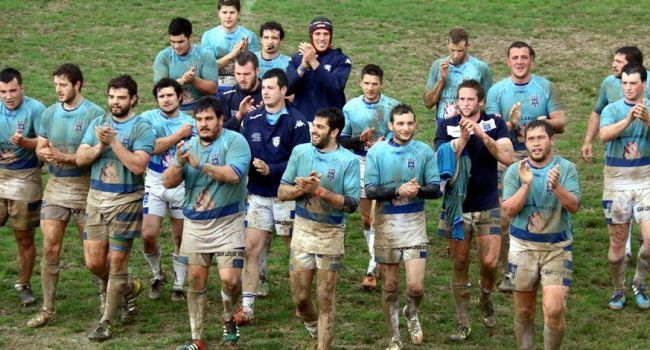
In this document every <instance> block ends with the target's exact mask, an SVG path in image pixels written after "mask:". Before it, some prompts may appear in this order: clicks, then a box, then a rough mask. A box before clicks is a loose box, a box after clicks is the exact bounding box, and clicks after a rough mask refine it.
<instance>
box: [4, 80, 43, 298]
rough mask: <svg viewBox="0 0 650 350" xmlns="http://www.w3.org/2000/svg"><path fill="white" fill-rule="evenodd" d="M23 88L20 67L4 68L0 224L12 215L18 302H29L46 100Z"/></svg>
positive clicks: (37, 214)
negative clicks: (38, 150) (39, 142)
mask: <svg viewBox="0 0 650 350" xmlns="http://www.w3.org/2000/svg"><path fill="white" fill-rule="evenodd" d="M24 92H25V90H24V87H23V78H22V75H21V74H20V72H19V71H18V70H16V69H14V68H5V69H3V70H2V71H0V98H1V99H2V101H1V103H0V111H2V113H1V115H0V119H1V120H2V125H3V127H2V128H0V148H1V149H0V225H3V226H4V225H5V224H6V223H7V220H8V219H9V218H11V228H12V230H13V234H14V237H15V238H16V245H17V246H18V250H17V252H16V265H17V266H18V282H17V283H16V284H15V285H14V287H15V288H16V290H17V291H18V297H19V298H20V303H21V304H22V305H23V306H28V305H32V304H34V303H35V302H36V298H35V297H34V295H33V294H32V287H31V282H30V281H31V278H32V272H33V270H34V261H35V259H36V247H35V246H34V229H35V228H36V226H38V216H39V212H40V209H41V171H40V167H41V164H40V162H39V160H38V158H37V157H36V153H35V152H34V150H35V149H36V141H37V133H38V132H39V129H40V119H41V115H42V114H43V111H44V110H45V106H44V105H43V104H42V103H41V102H39V101H37V100H35V99H33V98H31V97H28V96H25V95H24Z"/></svg>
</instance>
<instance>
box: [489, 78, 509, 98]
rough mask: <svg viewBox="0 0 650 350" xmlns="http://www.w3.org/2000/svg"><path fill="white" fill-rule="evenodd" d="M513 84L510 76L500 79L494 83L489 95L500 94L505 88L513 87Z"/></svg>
mask: <svg viewBox="0 0 650 350" xmlns="http://www.w3.org/2000/svg"><path fill="white" fill-rule="evenodd" d="M512 85H513V84H512V79H511V78H510V76H508V77H505V78H503V79H501V80H499V81H498V82H496V83H495V84H494V85H492V87H491V88H490V90H489V91H488V95H490V94H499V93H501V92H503V91H504V90H506V89H507V88H508V87H511V86H512Z"/></svg>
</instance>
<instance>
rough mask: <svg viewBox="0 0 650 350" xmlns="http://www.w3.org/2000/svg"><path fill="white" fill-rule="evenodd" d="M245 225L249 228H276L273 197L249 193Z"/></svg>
mask: <svg viewBox="0 0 650 350" xmlns="http://www.w3.org/2000/svg"><path fill="white" fill-rule="evenodd" d="M245 225H246V227H247V228H253V229H257V230H260V231H266V232H273V231H274V230H275V220H274V218H273V197H263V196H258V195H255V194H249V195H248V198H247V202H246V219H245Z"/></svg>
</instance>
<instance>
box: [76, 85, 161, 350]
mask: <svg viewBox="0 0 650 350" xmlns="http://www.w3.org/2000/svg"><path fill="white" fill-rule="evenodd" d="M106 90H107V93H108V106H109V109H110V111H111V113H110V114H108V113H107V114H106V115H104V116H103V117H102V118H97V119H95V120H93V121H92V123H91V124H90V126H88V130H86V134H85V135H84V137H83V139H82V141H81V145H80V146H79V148H78V149H77V166H79V167H88V166H90V167H91V174H90V191H88V199H87V207H86V222H85V227H84V257H85V260H86V267H88V269H89V270H90V271H91V272H92V273H93V274H94V275H95V276H97V277H98V278H99V279H100V282H101V291H100V293H101V294H102V304H103V306H104V307H103V315H102V318H101V320H100V322H99V324H98V325H97V327H96V328H95V330H94V331H93V332H92V333H90V334H89V335H88V338H89V339H90V340H94V341H104V340H107V339H109V338H110V337H111V334H112V329H111V328H112V322H113V320H114V319H115V317H116V315H117V312H118V309H119V308H120V305H122V304H124V311H125V313H124V315H123V322H125V321H127V322H128V321H131V320H132V318H133V316H134V315H135V313H136V305H135V302H136V300H137V298H138V296H139V295H140V293H141V292H142V283H141V282H140V281H138V280H134V281H132V282H129V271H128V263H129V254H130V251H131V247H132V246H133V240H134V239H135V238H137V237H139V236H140V231H141V230H142V197H143V194H144V172H145V170H146V169H147V164H148V163H149V159H150V157H151V153H152V152H153V150H154V142H155V137H154V134H153V131H152V130H151V125H150V124H149V123H148V122H147V121H146V120H144V119H142V118H139V117H138V116H137V115H136V114H135V106H136V104H137V103H138V84H137V83H136V82H135V80H133V78H131V77H130V76H128V75H120V76H118V77H115V78H113V79H111V80H110V81H109V83H108V88H107V89H106ZM104 301H105V302H104Z"/></svg>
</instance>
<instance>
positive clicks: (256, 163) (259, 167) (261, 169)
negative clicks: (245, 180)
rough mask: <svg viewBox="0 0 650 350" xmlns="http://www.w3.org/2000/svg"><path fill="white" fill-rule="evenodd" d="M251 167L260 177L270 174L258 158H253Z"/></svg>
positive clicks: (268, 169) (269, 169) (267, 167)
mask: <svg viewBox="0 0 650 350" xmlns="http://www.w3.org/2000/svg"><path fill="white" fill-rule="evenodd" d="M253 166H254V167H255V170H257V172H258V173H260V175H262V176H266V175H268V174H269V173H270V172H271V168H269V165H268V164H266V162H265V161H263V160H261V159H259V158H253Z"/></svg>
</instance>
